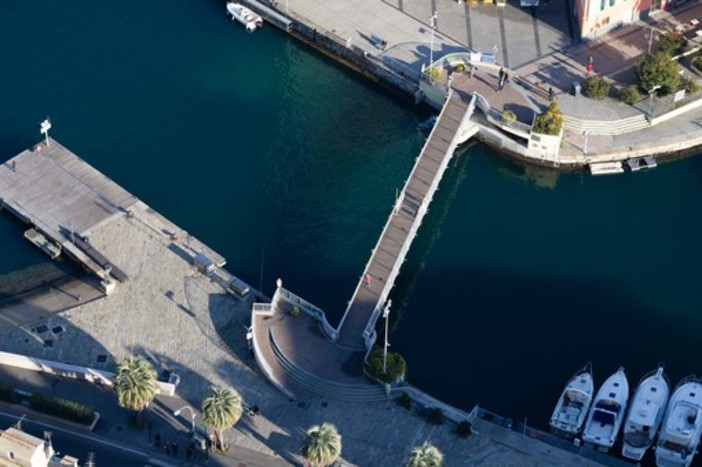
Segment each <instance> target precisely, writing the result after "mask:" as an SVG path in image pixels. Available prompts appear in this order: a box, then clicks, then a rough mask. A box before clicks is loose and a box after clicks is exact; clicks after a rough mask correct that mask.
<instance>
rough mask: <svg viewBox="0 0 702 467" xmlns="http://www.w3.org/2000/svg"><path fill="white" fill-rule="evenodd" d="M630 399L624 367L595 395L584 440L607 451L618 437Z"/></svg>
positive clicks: (584, 431)
mask: <svg viewBox="0 0 702 467" xmlns="http://www.w3.org/2000/svg"><path fill="white" fill-rule="evenodd" d="M628 401H629V382H628V381H627V380H626V374H624V367H620V368H619V370H617V372H616V373H614V374H613V375H612V376H610V377H609V378H607V381H605V382H604V384H603V385H602V387H601V388H600V390H599V391H597V396H595V401H594V404H593V406H592V408H591V409H590V413H589V414H588V416H587V421H586V422H585V429H584V430H583V442H585V443H586V444H590V445H592V446H594V447H595V448H596V449H597V450H599V451H603V452H607V451H609V449H610V448H611V447H612V445H613V444H614V441H615V440H616V439H617V434H618V433H619V429H620V428H621V426H622V421H623V420H624V413H625V411H626V404H627V402H628Z"/></svg>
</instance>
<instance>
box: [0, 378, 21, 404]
mask: <svg viewBox="0 0 702 467" xmlns="http://www.w3.org/2000/svg"><path fill="white" fill-rule="evenodd" d="M0 401H5V402H9V403H10V404H17V403H18V402H19V401H20V396H19V395H18V394H17V393H16V392H15V388H13V387H12V386H10V385H9V384H5V383H0Z"/></svg>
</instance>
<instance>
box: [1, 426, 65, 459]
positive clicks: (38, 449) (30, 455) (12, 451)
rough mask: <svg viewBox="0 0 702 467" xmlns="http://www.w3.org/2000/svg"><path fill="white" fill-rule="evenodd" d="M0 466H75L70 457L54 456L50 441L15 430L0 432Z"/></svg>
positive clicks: (47, 438)
mask: <svg viewBox="0 0 702 467" xmlns="http://www.w3.org/2000/svg"><path fill="white" fill-rule="evenodd" d="M0 465H3V466H5V465H7V466H23V467H24V466H26V467H50V466H77V465H78V460H77V459H75V458H74V457H71V456H63V457H60V458H59V456H54V448H53V446H52V445H51V439H50V438H49V437H48V436H47V437H46V439H40V438H37V437H36V436H32V435H30V434H29V433H25V432H24V431H21V430H19V429H17V428H8V429H7V430H5V431H0Z"/></svg>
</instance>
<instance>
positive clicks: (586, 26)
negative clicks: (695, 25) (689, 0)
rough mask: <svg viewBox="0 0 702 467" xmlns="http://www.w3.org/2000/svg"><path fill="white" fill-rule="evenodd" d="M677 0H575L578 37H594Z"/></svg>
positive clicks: (666, 6)
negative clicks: (578, 28) (578, 29)
mask: <svg viewBox="0 0 702 467" xmlns="http://www.w3.org/2000/svg"><path fill="white" fill-rule="evenodd" d="M673 2H676V4H677V0H576V12H575V14H576V17H577V19H578V24H579V25H580V37H581V38H583V39H594V38H596V37H598V36H600V35H602V34H605V33H607V32H609V31H611V30H612V29H615V28H617V27H619V26H623V25H626V24H629V23H632V22H634V21H637V20H639V19H645V18H647V17H648V15H650V14H651V13H654V12H656V11H658V10H664V9H666V8H668V7H669V6H671V5H673Z"/></svg>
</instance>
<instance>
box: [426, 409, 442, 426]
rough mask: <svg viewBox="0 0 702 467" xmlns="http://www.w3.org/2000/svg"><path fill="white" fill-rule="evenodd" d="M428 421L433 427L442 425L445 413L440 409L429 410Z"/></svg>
mask: <svg viewBox="0 0 702 467" xmlns="http://www.w3.org/2000/svg"><path fill="white" fill-rule="evenodd" d="M427 420H428V421H429V423H431V424H432V425H441V424H442V423H444V411H443V410H441V409H440V408H439V407H434V408H433V409H429V412H427Z"/></svg>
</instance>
